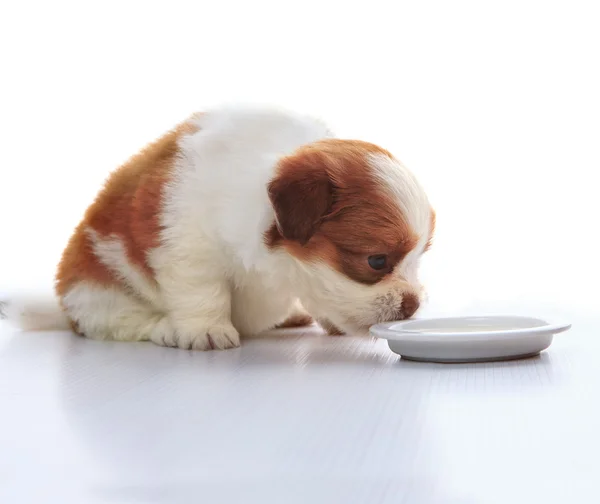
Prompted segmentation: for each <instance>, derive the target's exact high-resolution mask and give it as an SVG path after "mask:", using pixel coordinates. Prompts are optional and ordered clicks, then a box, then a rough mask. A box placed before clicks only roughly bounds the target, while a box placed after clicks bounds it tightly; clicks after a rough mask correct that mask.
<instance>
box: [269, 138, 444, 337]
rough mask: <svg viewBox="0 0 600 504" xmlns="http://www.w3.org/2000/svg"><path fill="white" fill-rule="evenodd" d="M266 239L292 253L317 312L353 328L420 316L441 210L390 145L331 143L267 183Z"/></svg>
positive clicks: (298, 157) (290, 160)
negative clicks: (423, 268) (422, 265)
mask: <svg viewBox="0 0 600 504" xmlns="http://www.w3.org/2000/svg"><path fill="white" fill-rule="evenodd" d="M268 192H269V198H270V200H271V203H272V205H273V209H274V212H275V223H274V224H273V226H272V227H271V228H270V230H269V231H268V232H267V234H266V237H265V239H266V242H267V245H268V246H269V247H270V248H272V249H279V250H283V251H285V252H286V253H287V254H289V255H291V256H292V257H293V258H294V259H295V262H296V264H297V265H298V266H299V268H298V270H299V271H300V275H299V276H298V283H299V285H298V286H297V287H298V295H299V296H300V298H301V301H302V303H303V304H304V305H305V307H306V308H307V309H308V310H309V311H310V312H311V314H312V315H313V316H316V317H322V318H326V319H328V320H329V321H330V322H331V323H333V324H335V325H336V326H338V327H340V328H342V329H345V330H348V331H364V330H365V329H367V328H368V327H369V326H370V325H372V324H374V323H378V322H384V321H390V320H399V319H404V318H408V317H410V316H412V315H413V314H414V313H415V311H416V310H417V309H418V307H419V304H420V301H421V295H422V288H421V286H420V284H419V281H418V278H417V269H418V265H419V258H420V256H421V254H423V252H424V251H425V250H426V249H427V248H428V244H429V243H430V240H431V236H432V234H433V226H434V220H435V217H434V212H433V210H432V209H431V206H430V204H429V201H428V199H427V196H426V195H425V193H424V191H423V189H422V188H421V186H420V185H419V183H418V182H417V180H416V179H415V177H414V176H413V175H412V174H411V173H410V172H409V171H408V170H407V169H406V168H405V167H404V166H403V165H402V164H401V163H400V162H398V161H397V160H396V159H394V157H393V156H392V155H391V154H390V153H389V152H387V151H386V150H384V149H382V148H380V147H378V146H376V145H373V144H370V143H367V142H361V141H355V140H338V139H327V140H322V141H319V142H315V143H312V144H309V145H307V146H304V147H302V148H300V149H299V150H298V151H296V152H295V153H293V154H292V155H290V156H288V157H285V158H283V159H282V160H281V161H280V162H279V165H278V167H277V172H276V175H275V177H274V178H273V180H271V182H270V184H269V187H268Z"/></svg>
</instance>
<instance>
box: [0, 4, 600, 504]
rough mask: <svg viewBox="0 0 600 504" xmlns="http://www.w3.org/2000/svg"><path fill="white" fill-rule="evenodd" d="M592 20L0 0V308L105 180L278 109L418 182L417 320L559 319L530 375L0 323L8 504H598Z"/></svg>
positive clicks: (559, 9)
mask: <svg viewBox="0 0 600 504" xmlns="http://www.w3.org/2000/svg"><path fill="white" fill-rule="evenodd" d="M599 11H600V3H599V2H598V0H590V1H587V2H586V1H578V0H563V1H552V0H517V1H515V0H502V1H500V0H497V1H491V0H487V1H486V0H473V1H466V0H454V1H449V0H443V1H437V2H434V1H427V0H419V1H416V0H414V1H410V2H407V1H399V0H397V1H389V2H378V1H374V0H362V1H361V2H351V1H345V2H343V1H340V2H337V3H334V2H332V1H326V0H320V1H319V2H316V1H306V0H304V1H300V0H297V1H296V2H290V1H281V0H280V1H278V2H276V1H271V2H267V1H261V0H253V1H250V0H246V1H239V2H237V3H236V2H231V1H225V0H212V1H210V2H206V1H203V0H196V1H192V0H190V1H186V2H176V1H174V0H170V1H164V2H150V1H139V2H133V1H125V0H121V1H106V0H105V1H102V2H100V1H98V2H89V1H88V2H86V1H81V0H80V1H77V2H65V1H56V0H55V1H53V0H45V1H39V2H31V1H29V2H28V1H24V0H20V1H17V0H14V1H9V0H4V1H3V2H2V3H0V170H1V177H0V226H1V228H0V240H1V243H0V291H12V290H18V289H22V288H45V289H49V288H51V286H52V277H53V275H54V268H55V264H56V262H57V261H58V259H59V256H60V254H61V252H62V248H63V247H64V245H65V243H66V241H67V239H68V237H69V234H70V232H71V231H72V229H73V227H74V226H75V225H76V224H77V222H78V220H79V219H80V217H81V215H82V213H83V212H84V210H85V208H86V206H87V205H88V204H89V203H90V202H91V200H92V198H93V197H94V195H95V194H96V192H97V190H98V188H99V186H100V184H101V183H102V181H103V180H104V178H105V177H106V175H107V174H108V173H109V171H110V170H112V169H114V168H115V167H117V166H118V165H119V164H120V163H122V162H123V161H125V160H126V159H127V158H128V157H129V156H130V155H132V154H133V153H134V152H136V151H137V150H138V149H139V148H141V147H142V146H143V145H144V144H146V143H147V142H148V141H150V140H152V139H154V138H156V137H157V136H159V135H161V134H162V133H163V132H164V131H165V130H166V129H168V128H170V127H171V126H173V125H174V124H175V123H177V122H178V121H180V120H181V119H183V118H185V117H187V116H188V115H189V114H190V113H191V112H192V111H194V110H202V109H203V108H205V107H208V106H211V105H214V104H218V103H221V102H228V101H252V102H272V103H275V104H281V105H284V106H287V107H291V108H297V109H300V110H303V111H309V112H313V113H316V114H318V115H321V116H322V117H323V118H324V119H326V120H327V121H329V122H330V123H331V124H332V125H333V127H334V128H335V129H336V130H337V131H338V133H339V134H340V136H344V137H357V138H362V139H365V140H370V141H373V142H377V143H381V144H382V145H383V146H385V147H386V148H388V149H389V150H391V151H393V152H394V153H395V154H396V155H397V156H398V157H399V158H400V159H402V160H403V161H404V162H405V163H406V164H407V165H408V166H409V167H410V168H411V169H412V170H413V171H414V172H416V173H417V175H418V177H419V178H420V179H421V181H422V182H423V184H424V185H425V186H426V188H427V190H428V192H429V194H430V197H431V200H432V202H433V204H434V205H435V207H436V209H437V214H438V233H437V238H436V241H435V245H434V247H433V249H432V250H431V252H430V253H428V254H427V255H426V257H427V259H426V261H425V263H424V265H423V270H424V271H423V273H424V277H425V280H426V282H427V284H428V285H429V289H430V295H431V301H432V303H431V305H430V307H432V306H433V307H434V309H435V310H439V311H443V312H447V313H457V312H464V311H471V312H478V313H479V312H483V311H484V310H485V311H496V310H498V311H504V310H507V311H510V312H513V311H514V312H517V311H520V312H524V313H527V314H529V313H530V311H531V312H535V314H537V313H539V312H543V313H546V312H547V313H548V315H550V314H554V313H555V312H559V313H562V314H564V315H565V316H567V318H568V320H569V321H571V322H573V328H572V329H571V330H570V331H568V332H566V333H564V334H561V335H557V337H556V338H555V341H554V342H553V343H552V346H551V347H550V348H549V349H548V351H546V352H543V353H542V355H541V356H539V357H538V358H534V359H530V360H525V361H513V362H499V363H488V364H472V365H464V366H463V365H433V364H431V365H429V364H423V363H413V362H407V361H403V360H398V357H397V356H396V355H394V354H392V353H391V352H390V351H389V349H388V348H387V345H386V342H385V341H384V340H378V341H375V342H371V341H368V340H360V341H358V339H357V338H352V337H347V338H327V337H322V336H319V335H315V334H312V335H310V334H299V335H297V338H287V340H262V341H250V342H244V344H243V345H242V348H240V349H237V350H231V351H228V352H206V353H204V352H185V351H177V350H173V349H165V348H159V347H156V346H154V345H151V344H143V343H142V344H139V345H135V344H132V343H131V344H122V343H121V344H120V343H110V342H95V341H92V340H86V339H83V338H78V337H76V336H74V335H69V334H65V333H53V334H52V333H50V334H48V333H40V334H36V333H30V334H17V333H14V334H13V333H11V332H9V331H5V330H4V327H0V336H2V337H1V338H0V412H1V413H0V502H6V503H11V504H12V503H14V504H21V503H27V504H33V503H44V504H46V503H57V504H58V503H60V504H71V503H73V504H82V503H85V504H121V503H123V504H132V503H137V502H144V503H157V504H158V503H164V504H188V503H190V502H215V503H221V502H223V503H226V502H227V503H234V502H235V503H237V502H240V503H244V504H250V503H253V502H260V503H261V504H271V503H273V504H281V503H289V504H296V503H298V504H306V503H308V502H310V503H314V504H321V503H323V504H338V503H339V504H381V503H385V504H388V503H389V504H398V503H399V502H403V503H407V504H506V503H508V502H510V503H513V504H532V503H545V504H550V503H552V504H554V503H560V504H563V503H565V502H574V503H575V502H576V503H582V504H584V503H588V502H594V500H593V495H596V494H597V493H598V491H597V486H598V485H597V484H598V481H597V480H598V474H600V470H599V468H598V453H600V438H599V436H598V425H600V409H599V408H598V401H597V398H598V397H599V392H598V391H599V384H600V380H599V377H600V375H599V372H600V367H599V366H598V354H599V353H600V337H599V335H598V327H600V317H599V315H600V307H599V305H600V293H599V292H598V287H597V286H598V283H599V281H600V266H599V264H598V261H599V258H600V244H599V241H598V234H599V230H598V228H599V225H598V221H599V217H600V201H599V199H598V193H599V192H600V191H599V188H600V183H599V182H598V172H599V169H600V148H599V147H600V146H599V143H600V142H599V140H600V28H599V27H600V15H599V14H600V12H599ZM1 293H2V292H0V294H1ZM532 314H534V313H532ZM5 336H6V337H5ZM594 399H596V400H594Z"/></svg>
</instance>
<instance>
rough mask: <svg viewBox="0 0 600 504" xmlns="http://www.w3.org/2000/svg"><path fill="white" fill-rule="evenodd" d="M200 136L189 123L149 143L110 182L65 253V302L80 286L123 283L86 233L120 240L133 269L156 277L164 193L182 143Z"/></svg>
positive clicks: (60, 288)
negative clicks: (152, 261) (152, 260)
mask: <svg viewBox="0 0 600 504" xmlns="http://www.w3.org/2000/svg"><path fill="white" fill-rule="evenodd" d="M195 131H196V128H195V126H194V125H193V124H192V123H191V122H189V121H187V122H184V123H182V124H180V125H178V126H177V127H175V128H174V129H173V130H171V131H169V132H168V133H166V134H165V135H164V136H162V137H161V138H159V139H158V140H156V141H155V142H153V143H151V144H149V145H148V146H147V147H146V148H144V149H143V150H142V151H141V152H140V153H138V154H136V155H135V156H133V157H132V158H130V159H129V160H128V161H127V162H126V163H125V164H123V165H122V166H121V167H119V168H118V169H117V170H115V171H114V172H113V173H112V174H111V175H110V176H109V177H108V179H107V181H106V182H105V184H104V187H103V188H102V190H101V191H100V192H99V194H98V196H97V197H96V199H95V201H94V202H93V203H92V204H91V205H90V206H89V208H88V209H87V211H86V213H85V215H84V217H83V220H82V221H81V223H80V224H79V225H78V226H77V228H76V229H75V232H74V233H73V235H72V236H71V239H70V240H69V243H68V244H67V247H66V248H65V250H64V252H63V255H62V258H61V261H60V263H59V265H58V269H57V273H56V293H57V294H58V296H59V297H62V296H64V295H65V294H66V292H67V291H68V290H69V289H70V288H71V287H72V286H73V285H74V284H75V283H77V282H78V281H81V280H89V281H92V282H94V283H97V284H100V285H111V284H115V283H118V282H119V280H118V279H117V278H116V277H115V275H114V274H113V273H112V272H111V271H110V270H109V269H108V268H107V267H106V266H105V265H104V264H102V263H101V262H100V260H99V259H98V257H97V256H96V255H95V254H94V252H93V243H92V241H91V239H90V237H89V236H88V234H87V232H86V230H87V229H92V230H94V231H95V232H96V233H97V234H98V236H99V237H100V238H108V239H110V237H113V238H118V239H120V240H121V242H122V243H123V246H124V247H125V250H126V253H127V257H128V259H129V261H131V263H132V264H134V265H136V266H137V267H138V268H139V269H140V270H141V271H143V272H145V273H146V274H147V275H148V276H149V277H150V278H153V272H152V271H151V269H150V266H149V265H148V262H147V260H146V257H147V253H148V251H150V250H151V249H153V248H155V247H157V246H158V245H159V236H160V231H161V229H160V223H159V217H160V210H161V205H162V192H163V188H164V186H165V183H166V182H167V181H168V180H169V178H170V176H171V174H172V170H173V167H174V163H175V161H176V159H177V154H178V144H177V142H178V140H179V139H180V138H181V137H182V136H183V135H186V134H191V133H194V132H195Z"/></svg>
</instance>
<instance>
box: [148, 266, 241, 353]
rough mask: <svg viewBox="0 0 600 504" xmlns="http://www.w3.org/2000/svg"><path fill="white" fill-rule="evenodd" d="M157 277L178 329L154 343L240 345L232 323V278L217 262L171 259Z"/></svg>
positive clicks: (194, 346) (199, 347)
mask: <svg viewBox="0 0 600 504" xmlns="http://www.w3.org/2000/svg"><path fill="white" fill-rule="evenodd" d="M208 264H210V263H208ZM217 264H218V263H217ZM156 279H157V281H158V284H159V286H160V290H161V294H162V297H163V302H164V304H165V307H166V310H167V315H168V317H169V320H170V322H171V324H172V325H173V327H174V329H175V330H174V331H173V333H172V334H171V335H170V336H169V337H167V338H166V339H165V340H164V341H162V340H155V339H152V341H153V342H154V343H157V344H159V345H166V346H177V347H179V348H191V349H194V350H211V349H218V350H223V349H226V348H234V347H238V346H240V336H239V333H238V331H237V330H236V328H235V327H234V326H233V324H232V323H231V290H230V286H229V282H228V280H227V278H226V277H225V275H224V274H222V273H220V271H219V268H218V267H217V266H216V265H215V266H213V267H211V268H207V267H206V265H205V264H202V263H197V264H194V261H185V260H184V261H177V260H175V261H169V262H167V263H163V265H162V267H161V268H160V269H159V270H158V271H157V275H156Z"/></svg>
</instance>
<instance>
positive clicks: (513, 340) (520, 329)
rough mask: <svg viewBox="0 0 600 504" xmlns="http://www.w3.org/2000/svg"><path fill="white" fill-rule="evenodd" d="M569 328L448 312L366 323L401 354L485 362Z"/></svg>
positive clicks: (528, 352)
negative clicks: (454, 315)
mask: <svg viewBox="0 0 600 504" xmlns="http://www.w3.org/2000/svg"><path fill="white" fill-rule="evenodd" d="M570 327H571V324H568V323H560V322H558V323H550V322H547V321H545V320H542V319H538V318H531V317H520V316H486V317H449V318H431V319H413V320H403V321H397V322H386V323H385V324H377V325H374V326H373V327H371V329H370V332H371V334H372V335H373V336H376V337H378V338H384V339H387V340H388V345H389V347H390V350H391V351H392V352H394V353H397V354H399V355H401V356H402V358H404V359H409V360H415V361H427V362H486V361H497V360H510V359H520V358H525V357H532V356H534V355H537V354H539V353H540V352H541V351H542V350H545V349H546V348H548V347H549V346H550V344H551V343H552V338H553V336H554V335H555V334H557V333H560V332H563V331H566V330H567V329H569V328H570Z"/></svg>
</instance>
